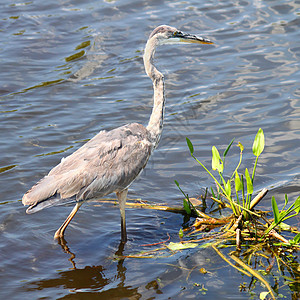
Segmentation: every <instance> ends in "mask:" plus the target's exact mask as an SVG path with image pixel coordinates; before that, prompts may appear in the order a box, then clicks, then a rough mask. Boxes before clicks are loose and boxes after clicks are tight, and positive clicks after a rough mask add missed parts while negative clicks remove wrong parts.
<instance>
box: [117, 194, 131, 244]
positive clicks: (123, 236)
mask: <svg viewBox="0 0 300 300" xmlns="http://www.w3.org/2000/svg"><path fill="white" fill-rule="evenodd" d="M127 192H128V189H125V190H123V191H121V192H116V194H117V197H118V201H119V206H120V212H121V241H122V242H123V243H125V242H126V241H127V233H126V220H125V205H126V199H127Z"/></svg>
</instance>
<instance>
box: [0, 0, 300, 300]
mask: <svg viewBox="0 0 300 300" xmlns="http://www.w3.org/2000/svg"><path fill="white" fill-rule="evenodd" d="M3 2H4V1H2V3H1V4H0V35H1V44H0V53H1V56H0V60H1V73H0V81H1V84H0V94H1V98H0V104H1V115H0V116H1V130H0V134H1V138H0V141H1V142H0V150H1V156H0V172H1V173H0V175H1V198H0V201H1V202H0V203H1V204H2V205H1V206H0V207H1V210H0V235H1V245H0V258H1V260H0V270H1V275H0V276H1V278H0V279H1V280H0V285H1V286H0V287H1V289H0V296H1V299H4V298H5V297H6V298H7V299H60V298H65V299H93V298H96V299H120V298H124V299H126V298H130V299H140V298H141V299H168V298H170V299H184V298H196V299H199V298H204V297H205V298H208V299H227V298H228V299H232V298H234V299H245V298H248V297H250V294H249V293H246V292H240V291H239V284H240V283H242V282H247V284H249V281H250V279H249V278H244V277H243V276H242V275H241V274H240V273H238V272H237V271H236V270H235V269H233V268H230V267H228V265H227V264H226V263H224V262H223V261H222V260H221V259H220V257H219V256H218V255H217V254H216V253H214V251H213V250H209V249H201V248H195V249H193V250H187V251H183V252H179V253H177V254H175V255H173V256H170V253H165V255H164V257H160V258H156V259H155V258H154V259H125V260H115V259H113V258H114V257H115V253H117V254H120V253H121V252H122V253H123V254H124V255H130V254H133V253H136V252H138V251H141V250H142V249H148V248H147V247H143V246H141V245H143V244H149V243H155V242H160V241H163V240H166V239H168V234H169V235H170V237H171V240H172V241H178V231H179V229H180V228H181V226H182V224H183V223H184V222H185V221H186V220H185V219H184V216H182V215H180V214H172V213H166V212H159V211H152V210H142V209H135V208H130V209H127V226H128V235H129V241H128V243H127V244H126V246H125V248H124V249H118V247H119V239H120V232H119V231H120V221H119V218H120V216H119V210H118V207H117V206H112V205H109V204H107V205H106V204H103V205H101V206H98V205H96V204H97V203H95V202H91V203H87V204H86V205H83V206H82V208H81V209H80V211H79V213H78V214H77V215H76V218H75V219H74V220H73V222H72V223H71V225H70V226H69V228H68V230H67V232H66V240H67V246H66V247H65V248H64V249H62V247H61V246H60V245H58V244H57V243H56V242H55V241H53V234H54V232H55V230H56V229H57V228H58V227H59V225H60V224H61V223H62V221H63V220H64V219H65V217H66V216H67V214H68V213H69V211H70V210H71V207H68V206H66V207H56V208H51V209H48V210H44V211H41V212H40V213H37V214H33V215H26V214H25V209H24V207H23V206H22V203H21V202H20V199H21V197H22V195H23V193H24V192H26V190H27V189H28V188H30V187H31V185H33V184H34V183H35V182H36V181H37V180H39V179H40V178H41V177H42V176H44V175H45V174H46V173H47V172H48V171H49V170H50V169H51V168H52V167H53V166H54V165H56V164H57V163H58V162H59V161H60V160H61V158H62V157H63V156H66V155H69V154H71V153H72V152H73V151H74V150H75V149H77V148H78V147H79V146H80V145H82V143H83V142H84V141H85V140H86V139H88V138H91V137H92V136H93V135H95V134H96V133H97V132H98V131H99V130H101V129H104V128H105V129H111V128H114V127H116V126H121V125H123V124H125V123H127V122H141V123H142V124H146V123H147V121H148V118H149V114H150V112H151V105H152V83H151V81H150V79H149V78H147V76H146V75H145V73H144V69H143V63H142V55H143V48H144V45H145V42H146V40H147V37H148V35H149V34H150V32H151V31H152V29H153V28H154V27H155V26H157V25H159V24H164V23H165V24H169V25H172V26H176V27H177V28H180V29H181V30H184V31H187V32H190V33H197V34H202V35H203V36H205V37H208V38H210V39H212V40H213V41H214V42H215V45H213V46H205V45H203V46H198V45H185V46H165V47H162V48H160V49H159V50H158V51H157V54H156V57H157V66H158V68H159V69H160V70H161V71H162V73H164V74H165V78H166V95H167V107H166V118H165V127H164V132H163V137H162V141H161V143H160V146H159V147H158V149H157V151H156V152H155V153H154V155H153V157H152V158H151V161H150V162H149V163H148V166H147V168H146V169H145V171H144V172H143V174H142V176H141V178H140V179H139V180H137V181H136V182H135V183H134V184H133V185H132V186H131V189H130V193H129V197H130V198H142V199H144V200H149V201H153V202H155V203H168V204H170V205H171V204H172V205H173V204H178V205H180V204H181V201H182V200H181V198H182V197H181V194H180V192H179V191H178V189H177V187H176V186H175V184H174V179H176V180H178V181H179V182H180V184H181V186H182V188H184V190H185V191H188V192H189V194H190V195H193V196H197V195H199V194H200V193H201V192H202V191H203V188H205V187H207V186H210V185H211V184H212V182H211V179H210V178H209V177H208V176H207V175H206V174H205V172H203V171H202V170H201V169H200V167H199V166H197V165H196V164H195V162H194V161H193V160H192V159H191V158H190V156H189V152H188V149H187V146H186V142H185V137H186V136H188V137H189V138H190V139H191V140H192V141H193V143H194V146H195V148H196V155H197V156H198V157H199V158H200V159H201V161H202V162H204V163H205V164H206V165H207V166H209V165H210V153H211V150H210V149H211V146H212V145H216V146H217V147H218V148H219V149H225V148H226V145H227V144H228V143H229V141H230V140H231V139H232V138H233V137H236V140H237V141H241V142H242V143H243V144H244V145H245V147H246V148H247V150H246V151H245V155H244V159H245V160H244V166H248V167H249V166H251V164H252V163H253V155H252V153H251V146H252V141H253V138H254V136H255V134H256V132H257V130H258V128H259V127H261V128H263V129H264V132H265V135H266V148H265V151H264V154H263V155H262V157H261V159H260V161H259V166H258V169H257V174H258V176H257V177H256V189H257V190H259V189H260V188H262V187H267V188H269V189H270V190H271V192H270V193H269V194H268V197H266V200H264V202H263V203H262V207H263V208H269V207H270V199H271V196H272V195H276V198H277V199H278V201H279V202H280V203H283V199H284V193H288V195H289V197H290V199H295V197H296V196H298V195H299V190H300V188H299V187H300V169H299V162H300V154H299V153H300V151H299V144H300V143H299V138H300V130H299V129H300V120H299V117H300V109H299V96H300V88H299V78H300V65H299V58H300V46H299V41H300V2H299V1H297V0H293V1H279V0H278V1H276V0H275V1H259V0H256V1H226V0H225V1H182V2H177V1H95V0H94V1H92V0H91V1H68V0H66V1H51V0H50V1H28V2H22V1H17V2H16V1H6V3H3ZM237 160H238V148H237V147H234V148H233V151H232V152H231V153H230V155H229V158H228V161H229V163H228V166H229V167H230V166H231V165H232V166H233V167H235V164H236V162H237ZM296 225H297V224H296ZM67 247H68V248H67ZM122 250H123V251H122ZM118 251H119V252H118ZM74 266H75V267H74ZM201 267H205V268H206V269H207V270H208V271H209V272H208V273H207V274H205V275H204V274H201V273H200V272H199V268H201ZM273 280H274V278H272V276H270V277H269V281H270V283H271V284H272V282H273ZM195 283H196V285H195ZM197 285H200V286H202V285H203V286H204V287H205V289H207V291H204V290H199V289H200V288H199V286H197ZM281 286H282V289H281V290H280V293H282V294H284V295H285V296H286V297H287V298H291V297H292V296H291V295H292V294H293V293H295V291H291V290H290V289H289V288H288V286H284V282H282V284H281ZM263 290H264V289H263V287H259V285H258V284H257V286H256V290H255V292H256V293H257V294H255V295H254V296H253V297H254V298H255V299H257V298H258V295H259V292H261V291H263ZM294 297H295V296H294Z"/></svg>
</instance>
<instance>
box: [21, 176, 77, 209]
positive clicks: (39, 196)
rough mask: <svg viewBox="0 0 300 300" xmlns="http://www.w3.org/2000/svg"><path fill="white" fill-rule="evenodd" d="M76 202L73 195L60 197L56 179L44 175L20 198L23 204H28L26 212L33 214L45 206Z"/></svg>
mask: <svg viewBox="0 0 300 300" xmlns="http://www.w3.org/2000/svg"><path fill="white" fill-rule="evenodd" d="M74 202H76V198H75V196H71V197H65V198H64V197H62V196H61V195H60V193H58V192H57V179H55V178H54V177H53V176H45V177H44V178H42V179H41V180H40V181H39V182H38V183H37V184H36V185H34V186H33V187H32V188H31V189H30V190H29V191H28V192H27V193H26V194H25V195H24V196H23V199H22V203H23V204H24V205H29V207H28V208H27V210H26V213H28V214H33V213H35V212H37V211H40V210H42V209H44V208H46V207H50V206H57V205H64V204H68V203H74Z"/></svg>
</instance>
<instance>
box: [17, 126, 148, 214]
mask: <svg viewBox="0 0 300 300" xmlns="http://www.w3.org/2000/svg"><path fill="white" fill-rule="evenodd" d="M151 151H152V143H151V142H150V139H149V134H148V131H147V130H146V129H145V127H144V126H142V125H140V124H129V125H125V126H122V127H119V128H117V129H114V130H112V131H109V132H107V131H101V132H100V133H99V134H97V135H96V136H95V137H94V138H93V139H91V140H90V141H89V142H87V143H86V144H85V145H83V146H82V147H81V148H79V149H78V150H77V151H75V152H74V153H73V154H71V155H70V156H68V157H66V158H64V159H62V161H61V163H60V164H58V165H57V166H56V167H54V168H53V169H52V170H51V171H50V172H49V174H48V175H47V176H45V177H44V178H43V179H41V180H40V181H39V182H38V183H37V184H36V185H34V186H33V187H32V188H31V189H30V190H29V191H28V192H27V193H26V194H25V195H24V197H23V199H22V202H23V204H24V205H30V206H32V207H33V206H36V205H37V204H38V203H40V204H41V205H40V207H41V209H42V208H44V207H46V206H52V205H57V204H60V203H62V202H67V201H68V199H70V200H73V201H74V200H76V201H82V200H87V199H92V198H96V197H101V196H104V195H107V194H109V193H111V192H113V191H121V190H123V189H125V188H126V187H128V185H130V183H131V182H132V181H133V180H134V179H135V178H136V177H137V176H138V174H139V173H140V172H141V171H142V169H143V168H144V167H145V165H146V163H147V161H148V159H149V157H150V154H151ZM60 200H61V201H60ZM47 201H49V202H48V203H45V202H47ZM42 202H43V204H42ZM29 209H30V208H29ZM38 210H39V209H38ZM28 212H29V211H28Z"/></svg>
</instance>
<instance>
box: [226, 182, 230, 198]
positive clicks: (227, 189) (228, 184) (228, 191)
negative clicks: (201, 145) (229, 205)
mask: <svg viewBox="0 0 300 300" xmlns="http://www.w3.org/2000/svg"><path fill="white" fill-rule="evenodd" d="M225 192H226V194H227V196H229V197H230V196H231V184H230V179H228V181H227V183H226V184H225Z"/></svg>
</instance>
